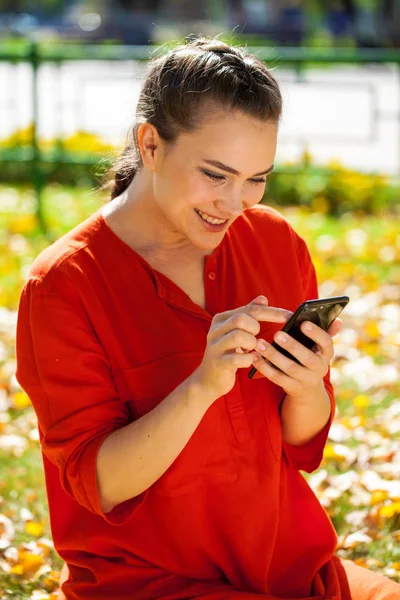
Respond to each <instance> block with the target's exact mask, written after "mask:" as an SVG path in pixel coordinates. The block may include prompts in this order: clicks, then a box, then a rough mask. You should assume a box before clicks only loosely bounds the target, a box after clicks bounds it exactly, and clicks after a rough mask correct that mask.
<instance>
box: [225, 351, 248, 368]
mask: <svg viewBox="0 0 400 600" xmlns="http://www.w3.org/2000/svg"><path fill="white" fill-rule="evenodd" d="M220 360H221V361H222V365H223V366H224V367H226V368H228V369H248V368H249V367H252V366H253V364H254V361H255V358H254V356H253V354H250V353H248V354H236V353H235V352H227V353H226V354H223V355H222V356H221V357H220Z"/></svg>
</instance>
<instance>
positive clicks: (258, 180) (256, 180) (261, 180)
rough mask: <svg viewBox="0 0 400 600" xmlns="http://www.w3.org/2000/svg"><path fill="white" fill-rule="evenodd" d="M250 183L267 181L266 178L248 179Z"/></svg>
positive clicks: (255, 183)
mask: <svg viewBox="0 0 400 600" xmlns="http://www.w3.org/2000/svg"><path fill="white" fill-rule="evenodd" d="M249 181H250V183H252V184H254V185H257V184H258V183H267V180H266V179H249Z"/></svg>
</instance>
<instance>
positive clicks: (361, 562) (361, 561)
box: [354, 557, 368, 568]
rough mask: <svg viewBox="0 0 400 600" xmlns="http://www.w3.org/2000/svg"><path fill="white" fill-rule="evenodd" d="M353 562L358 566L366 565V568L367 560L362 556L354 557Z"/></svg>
mask: <svg viewBox="0 0 400 600" xmlns="http://www.w3.org/2000/svg"><path fill="white" fill-rule="evenodd" d="M354 562H355V563H356V565H358V566H359V567H366V568H368V565H367V561H366V560H365V558H364V557H360V558H356V560H355V561H354Z"/></svg>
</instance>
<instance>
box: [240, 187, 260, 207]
mask: <svg viewBox="0 0 400 600" xmlns="http://www.w3.org/2000/svg"><path fill="white" fill-rule="evenodd" d="M249 186H250V187H247V188H245V189H244V191H243V204H244V205H245V206H246V207H247V208H249V207H251V206H254V205H255V204H258V203H259V202H260V200H262V198H263V196H264V192H265V187H264V186H258V185H255V186H254V187H253V186H251V185H250V184H249Z"/></svg>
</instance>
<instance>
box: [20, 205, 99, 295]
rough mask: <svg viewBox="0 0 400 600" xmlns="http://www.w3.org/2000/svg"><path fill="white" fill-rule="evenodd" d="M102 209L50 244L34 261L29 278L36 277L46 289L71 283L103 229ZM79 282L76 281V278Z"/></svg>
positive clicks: (80, 272)
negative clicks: (101, 226) (100, 212)
mask: <svg viewBox="0 0 400 600" xmlns="http://www.w3.org/2000/svg"><path fill="white" fill-rule="evenodd" d="M98 213H99V211H96V212H95V213H93V214H92V215H91V216H90V217H88V218H87V219H85V220H84V221H83V222H81V223H79V224H78V225H77V226H76V227H74V228H73V229H71V230H70V231H68V232H67V233H65V234H64V235H62V236H61V237H59V238H58V239H57V240H56V241H55V242H53V243H52V244H50V245H49V246H47V248H45V249H44V250H42V252H40V254H38V256H37V257H36V258H35V260H34V261H33V263H32V265H31V267H30V269H29V271H28V277H27V282H26V283H28V282H30V281H35V283H36V284H40V285H41V287H42V288H43V289H47V288H49V289H50V288H52V287H53V286H54V284H56V283H58V284H63V285H65V286H66V285H67V283H69V284H72V283H73V281H74V280H76V279H77V278H79V276H80V275H82V268H81V265H82V263H83V262H84V260H85V255H87V254H88V253H90V247H91V246H92V245H93V244H94V243H95V240H96V238H97V237H98V235H99V232H100V222H99V218H98ZM75 283H76V281H75Z"/></svg>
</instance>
